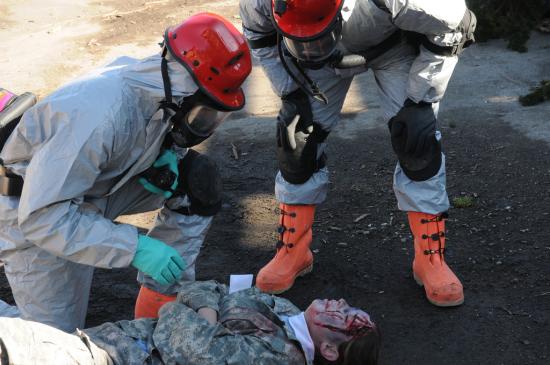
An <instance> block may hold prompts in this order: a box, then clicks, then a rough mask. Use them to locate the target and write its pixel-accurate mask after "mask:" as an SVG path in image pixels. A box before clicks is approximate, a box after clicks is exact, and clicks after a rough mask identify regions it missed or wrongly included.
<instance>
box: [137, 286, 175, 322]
mask: <svg viewBox="0 0 550 365" xmlns="http://www.w3.org/2000/svg"><path fill="white" fill-rule="evenodd" d="M174 300H176V296H175V295H164V294H161V293H159V292H156V291H154V290H151V289H149V288H146V287H144V286H142V287H141V289H140V290H139V294H138V297H137V299H136V307H135V309H134V317H135V318H136V319H138V318H158V316H159V310H160V307H162V306H163V305H165V304H166V303H169V302H173V301H174Z"/></svg>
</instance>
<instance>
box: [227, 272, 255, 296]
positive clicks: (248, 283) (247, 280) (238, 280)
mask: <svg viewBox="0 0 550 365" xmlns="http://www.w3.org/2000/svg"><path fill="white" fill-rule="evenodd" d="M253 277H254V275H252V274H245V275H231V276H230V277H229V294H231V293H234V292H236V291H239V290H244V289H248V288H250V287H252V278H253Z"/></svg>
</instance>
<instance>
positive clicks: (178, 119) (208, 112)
mask: <svg viewBox="0 0 550 365" xmlns="http://www.w3.org/2000/svg"><path fill="white" fill-rule="evenodd" d="M213 104H214V103H213V102H212V101H210V100H209V98H208V97H207V96H206V95H204V94H203V93H202V92H201V91H200V90H199V91H197V92H196V93H195V94H193V95H192V96H189V97H186V98H184V99H183V101H182V102H181V103H180V105H178V107H177V109H176V110H175V111H176V113H175V114H174V115H173V116H172V117H170V119H169V121H170V123H171V124H172V130H171V131H170V136H171V137H172V140H173V141H174V143H175V144H176V145H178V146H179V147H193V146H196V145H198V144H200V143H201V142H203V141H204V140H206V139H207V138H208V137H210V136H211V135H212V133H214V131H215V130H216V128H218V127H219V126H220V124H222V123H223V121H224V120H225V119H226V118H227V117H228V116H229V114H230V112H229V111H222V110H219V109H217V108H216V107H215V106H214V105H213Z"/></svg>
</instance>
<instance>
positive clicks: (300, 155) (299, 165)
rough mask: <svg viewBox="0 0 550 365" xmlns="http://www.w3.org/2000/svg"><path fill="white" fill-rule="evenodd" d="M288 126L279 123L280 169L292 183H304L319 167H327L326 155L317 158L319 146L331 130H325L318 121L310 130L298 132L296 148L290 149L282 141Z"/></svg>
mask: <svg viewBox="0 0 550 365" xmlns="http://www.w3.org/2000/svg"><path fill="white" fill-rule="evenodd" d="M285 128H286V126H285V125H284V123H281V122H280V121H279V122H278V123H277V160H278V162H279V170H280V171H281V174H282V175H283V177H284V179H285V180H286V181H288V182H289V183H291V184H303V183H305V182H306V181H308V180H309V178H310V177H311V176H312V175H313V174H314V173H315V172H317V171H319V169H321V168H323V167H325V164H326V155H325V153H324V152H323V154H322V155H321V156H320V157H319V158H317V147H318V146H319V144H321V143H323V142H324V141H325V139H326V138H327V136H328V134H329V132H326V131H324V130H323V129H322V128H321V126H320V125H319V124H317V123H313V125H312V126H310V127H309V130H306V131H300V132H296V134H295V139H296V148H295V149H290V148H288V146H286V145H285V144H284V143H281V140H282V139H281V138H282V137H281V136H282V134H283V133H286V129H285Z"/></svg>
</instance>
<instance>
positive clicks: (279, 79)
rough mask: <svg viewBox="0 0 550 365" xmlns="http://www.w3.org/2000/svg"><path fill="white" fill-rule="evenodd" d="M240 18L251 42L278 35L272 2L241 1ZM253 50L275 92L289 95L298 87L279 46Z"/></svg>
mask: <svg viewBox="0 0 550 365" xmlns="http://www.w3.org/2000/svg"><path fill="white" fill-rule="evenodd" d="M239 6H240V16H241V19H242V22H243V33H244V35H245V37H246V39H248V40H249V41H257V40H260V39H266V38H268V37H273V36H275V35H276V33H277V32H276V30H275V27H274V26H273V23H272V22H271V19H270V17H271V15H270V14H271V9H270V7H271V0H240V4H239ZM251 48H252V56H253V57H254V58H255V59H256V60H257V61H258V62H259V63H260V65H261V66H262V69H263V71H264V73H265V74H266V76H267V77H268V79H269V81H270V82H271V87H272V89H273V91H274V92H275V93H276V94H277V95H278V96H279V97H281V96H283V95H287V94H289V93H291V92H292V91H294V90H296V89H297V88H298V86H297V85H296V83H295V82H294V80H292V78H291V77H290V75H289V74H288V73H287V72H286V70H285V68H284V66H283V65H282V63H281V60H280V59H279V51H278V50H277V45H276V44H273V45H270V46H263V47H260V48H255V47H254V46H252V47H251Z"/></svg>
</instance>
